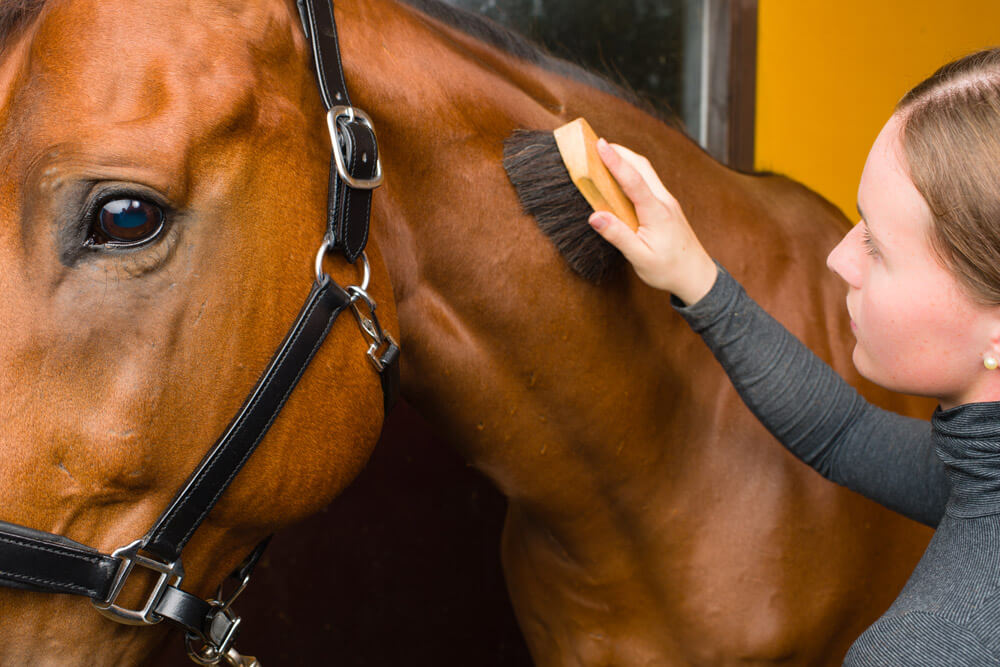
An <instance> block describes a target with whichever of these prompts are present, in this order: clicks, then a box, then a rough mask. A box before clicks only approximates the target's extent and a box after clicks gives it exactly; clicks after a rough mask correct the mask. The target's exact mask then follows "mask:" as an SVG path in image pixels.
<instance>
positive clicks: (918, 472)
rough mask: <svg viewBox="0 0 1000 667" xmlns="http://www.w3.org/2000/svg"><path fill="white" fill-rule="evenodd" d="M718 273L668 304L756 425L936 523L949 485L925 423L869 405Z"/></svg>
mask: <svg viewBox="0 0 1000 667" xmlns="http://www.w3.org/2000/svg"><path fill="white" fill-rule="evenodd" d="M718 274H719V275H718V279H717V280H716V282H715V284H714V285H713V287H712V289H711V291H710V292H709V293H708V295H706V296H705V297H704V298H702V299H701V300H699V301H698V302H697V303H696V304H694V305H693V306H688V307H684V306H683V304H682V303H681V302H680V301H679V300H678V299H674V306H675V307H676V308H677V310H678V312H680V314H681V315H682V316H683V317H684V318H685V319H686V320H687V321H688V323H689V324H690V325H691V327H692V329H694V331H696V332H697V333H699V334H700V335H701V337H702V339H703V340H704V341H705V343H706V344H707V345H708V347H709V349H711V350H712V353H713V354H714V355H715V357H716V358H717V359H718V360H719V362H720V363H721V364H722V366H723V368H724V369H725V370H726V372H727V373H728V374H729V377H730V379H731V380H732V382H733V386H735V387H736V390H737V392H739V394H740V397H742V398H743V401H744V402H745V403H746V404H747V406H748V407H749V408H750V409H751V411H753V413H754V414H755V415H756V416H757V418H758V419H760V421H761V423H762V424H764V426H766V427H767V429H768V430H769V431H771V433H773V434H774V436H775V437H776V438H777V439H778V440H779V441H780V442H781V443H782V444H783V445H784V446H785V447H787V448H788V449H789V451H791V452H792V453H793V454H795V456H797V457H798V458H800V459H801V460H802V461H804V462H805V463H808V464H809V465H810V466H812V467H813V468H815V469H816V470H817V471H818V472H819V473H820V474H821V475H823V476H824V477H826V478H827V479H829V480H831V481H833V482H836V483H837V484H842V485H843V486H846V487H848V488H849V489H852V490H854V491H857V492H858V493H860V494H862V495H863V496H865V497H867V498H870V499H872V500H874V501H876V502H879V503H881V504H882V505H885V506H886V507H888V508H889V509H892V510H895V511H897V512H899V513H901V514H904V515H905V516H907V517H909V518H911V519H914V520H916V521H920V522H921V523H924V524H927V525H929V526H936V525H937V523H938V521H940V519H941V517H942V515H943V514H944V507H945V503H946V502H947V499H948V492H949V483H948V480H947V478H946V476H945V469H944V466H943V464H942V463H941V461H940V459H939V458H938V456H937V454H936V453H935V451H934V446H933V443H932V440H931V426H930V423H929V422H926V421H923V420H920V419H912V418H910V417H903V416H902V415H898V414H895V413H892V412H888V411H886V410H881V409H879V408H877V407H875V406H874V405H872V404H871V403H868V402H867V401H865V400H864V398H862V397H861V396H860V395H859V394H858V393H857V392H856V391H855V390H854V389H853V388H852V387H851V386H850V385H848V384H847V383H846V382H844V380H843V379H842V378H841V377H840V376H839V375H837V373H836V372H835V371H834V370H833V369H832V368H830V367H829V366H828V365H827V364H826V363H824V362H823V361H822V360H821V359H819V358H818V357H817V356H816V355H814V354H813V353H812V352H811V351H810V350H809V349H808V348H807V347H806V346H805V345H803V344H802V343H801V342H799V340H798V339H797V338H795V336H793V335H792V334H791V333H790V332H789V331H788V330H787V329H785V328H784V327H783V326H782V325H781V324H780V323H779V322H778V321H776V320H775V319H774V318H772V317H771V316H770V315H768V314H767V313H766V312H765V311H764V310H763V309H762V308H761V307H760V306H759V305H757V303H756V302H755V301H753V300H752V299H751V298H750V297H749V296H747V294H746V292H745V291H744V290H743V288H742V287H741V286H740V285H739V284H738V283H737V282H736V281H735V280H734V279H733V278H732V277H731V276H730V275H729V274H728V273H727V272H726V271H725V270H724V269H722V268H721V267H719V271H718Z"/></svg>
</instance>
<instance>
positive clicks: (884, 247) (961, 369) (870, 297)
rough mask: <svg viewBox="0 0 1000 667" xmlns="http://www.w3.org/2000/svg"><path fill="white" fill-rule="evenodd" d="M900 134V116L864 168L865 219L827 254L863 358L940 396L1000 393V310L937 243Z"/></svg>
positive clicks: (879, 373) (881, 372)
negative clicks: (992, 363) (977, 293)
mask: <svg viewBox="0 0 1000 667" xmlns="http://www.w3.org/2000/svg"><path fill="white" fill-rule="evenodd" d="M899 133H900V120H899V118H898V117H897V116H893V117H892V118H890V119H889V122H888V123H886V125H885V127H884V128H882V132H881V133H880V134H879V135H878V138H877V139H876V140H875V145H874V146H872V150H871V152H870V153H869V155H868V161H867V162H866V163H865V168H864V172H863V173H862V175H861V184H860V185H859V186H858V208H859V212H860V213H861V217H862V219H861V222H860V223H859V224H857V225H856V226H855V227H854V228H853V229H852V230H851V231H850V232H848V234H847V236H845V237H844V239H843V240H842V241H841V242H840V244H839V245H838V246H837V247H836V248H834V250H833V252H831V253H830V256H829V257H828V258H827V265H828V266H829V267H830V269H831V270H833V271H834V272H836V273H837V274H838V275H840V277H841V278H843V279H844V280H845V281H846V282H847V284H848V293H847V310H848V312H849V313H850V316H851V328H852V330H853V331H854V335H855V337H856V338H857V344H856V345H855V348H854V365H855V366H856V367H857V369H858V371H859V372H860V373H861V374H862V375H864V376H865V377H866V378H868V379H869V380H872V381H873V382H876V383H878V384H880V385H882V386H884V387H887V388H889V389H893V390H896V391H902V392H906V393H911V394H920V395H925V396H933V397H935V398H938V399H939V400H940V401H941V405H942V407H945V408H947V407H951V406H953V405H958V404H961V403H969V402H978V401H986V400H997V399H998V398H1000V396H994V395H992V393H991V392H995V390H996V389H997V388H998V387H997V383H996V381H995V380H994V378H993V376H991V375H989V373H990V371H987V370H986V369H985V368H984V367H983V364H982V362H983V357H984V356H985V355H986V354H987V353H989V352H993V353H994V354H996V352H995V351H994V350H995V349H1000V347H998V345H1000V318H998V317H997V311H998V310H1000V309H997V308H991V307H985V306H981V305H979V304H977V303H975V302H973V301H972V299H970V298H969V297H968V296H966V294H965V292H964V291H962V289H961V288H960V287H959V285H958V282H957V281H956V279H955V278H954V277H953V276H952V274H951V272H950V271H949V270H948V269H946V268H945V267H944V266H943V265H942V264H941V262H940V261H939V260H938V259H937V257H936V255H935V253H934V251H933V250H932V249H931V245H930V237H929V234H930V225H931V212H930V209H929V208H928V206H927V202H926V201H924V198H923V197H922V196H921V195H920V193H919V192H918V191H917V189H916V187H915V186H914V185H913V183H912V182H911V181H910V178H909V176H908V174H907V170H906V167H905V160H904V158H903V152H902V150H903V149H902V146H901V144H900V136H899ZM992 373H993V375H996V376H1000V371H992Z"/></svg>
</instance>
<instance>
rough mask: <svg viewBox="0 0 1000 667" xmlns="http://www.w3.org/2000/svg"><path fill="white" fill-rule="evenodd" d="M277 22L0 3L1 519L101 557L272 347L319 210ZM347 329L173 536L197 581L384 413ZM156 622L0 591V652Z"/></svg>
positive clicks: (353, 272) (327, 470) (207, 440)
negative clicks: (195, 519) (218, 493)
mask: <svg viewBox="0 0 1000 667" xmlns="http://www.w3.org/2000/svg"><path fill="white" fill-rule="evenodd" d="M300 31H301V28H300V27H299V21H298V18H297V15H296V14H295V13H294V4H286V3H284V2H263V3H201V4H200V5H195V4H187V3H175V2H152V3H143V4H142V5H141V6H137V5H136V4H135V3H131V2H124V1H121V2H108V1H107V0H50V1H49V2H44V3H42V2H8V1H6V0H5V1H4V2H3V3H2V4H0V36H2V38H3V45H2V47H3V52H2V57H0V91H2V103H0V163H2V164H3V171H2V177H0V201H2V206H0V219H2V224H0V312H2V313H3V325H2V326H0V396H2V397H3V398H2V401H0V459H2V461H3V464H2V466H0V520H3V521H7V522H12V523H17V524H21V525H24V526H28V527H31V528H35V529H39V530H43V531H47V532H54V533H58V534H61V535H64V536H66V537H68V538H71V539H73V540H76V541H78V542H81V543H83V544H86V545H89V546H91V547H94V548H96V549H99V550H100V551H102V552H103V553H110V552H111V551H112V550H114V549H116V548H117V547H120V546H122V545H124V544H128V543H130V542H132V541H133V540H135V539H136V538H138V537H141V536H142V535H143V534H144V533H145V532H146V531H147V530H148V529H149V528H150V526H151V525H152V522H153V520H154V519H155V518H156V517H157V516H158V515H159V514H160V512H162V511H163V510H164V508H165V507H166V505H167V503H168V502H169V501H170V499H171V497H172V496H173V495H174V493H175V492H176V491H177V490H178V488H179V487H180V486H181V484H182V483H183V482H184V480H185V478H186V477H187V476H188V474H189V473H190V472H191V471H192V470H193V469H194V467H195V465H196V464H197V463H198V461H199V459H201V457H202V456H203V455H204V453H205V452H206V451H207V450H208V448H209V447H210V446H211V445H212V444H213V442H214V441H215V439H216V438H217V437H218V436H219V434H220V433H221V432H222V431H223V429H224V427H225V426H226V424H227V422H229V420H230V419H231V418H232V417H233V415H234V414H235V412H236V410H237V408H238V407H239V406H240V403H241V402H242V401H243V399H244V398H245V397H246V395H247V393H248V392H249V391H250V389H251V387H252V386H253V385H254V382H255V380H256V379H257V377H258V375H259V374H260V373H261V371H262V370H263V369H264V367H265V365H266V363H267V361H268V359H269V358H270V356H271V355H272V353H273V352H274V351H275V349H276V348H277V347H278V344H279V343H280V341H281V339H282V337H283V335H284V334H285V332H286V330H287V329H288V327H289V326H290V325H291V323H292V321H293V320H294V318H295V315H296V313H297V311H298V310H299V308H300V306H301V305H302V303H303V301H304V299H305V296H306V294H307V293H308V291H309V287H310V284H311V283H312V281H313V276H314V269H313V265H314V262H313V260H314V257H315V256H316V252H317V248H318V247H319V245H320V243H321V239H322V236H323V231H324V224H325V221H326V209H325V205H326V189H327V166H328V165H329V162H328V160H329V138H326V139H324V138H323V137H324V132H325V130H324V127H323V123H322V114H323V109H322V107H321V106H320V105H319V102H318V93H317V90H316V83H315V79H314V77H313V75H312V74H311V72H310V70H309V69H308V67H307V65H306V63H305V62H304V60H303V59H304V56H303V51H302V44H303V42H302V39H301V36H300V35H299V32H300ZM293 33H294V34H295V35H296V38H295V39H292V38H291V35H292V34H293ZM259 91H266V94H258V93H259ZM324 141H325V142H326V143H325V144H324ZM122 210H125V211H126V212H127V213H128V215H132V216H133V217H132V218H131V219H129V220H125V221H124V222H121V220H122V219H121V218H120V217H115V216H120V214H121V211H122ZM109 216H110V217H109ZM136 216H138V218H137V217H136ZM138 219H141V220H140V221H141V224H134V223H136V222H137V220H138ZM116 221H119V222H120V224H119V222H116ZM116 225H117V226H116ZM369 248H370V252H369V254H370V255H371V258H372V262H373V288H372V291H371V293H372V295H373V296H374V297H375V298H376V299H378V300H381V301H383V302H385V303H386V307H384V308H383V311H382V316H383V322H384V323H385V324H386V325H387V326H388V327H390V328H392V329H393V330H394V329H395V327H396V323H395V316H394V311H393V309H392V307H391V303H390V301H389V297H390V296H391V294H390V292H389V282H388V277H387V274H386V272H385V269H384V265H383V264H382V261H381V258H380V255H379V253H378V248H377V245H376V244H374V243H373V244H371V245H370V246H369ZM327 266H328V272H329V273H330V274H331V275H332V277H333V278H334V279H335V280H337V281H338V282H339V283H340V284H341V285H347V284H357V283H358V282H359V281H360V280H361V274H360V268H359V267H358V266H351V265H349V264H347V263H346V262H344V261H343V260H341V261H339V262H337V261H328V262H327ZM365 349H366V343H365V342H364V339H363V338H362V337H361V335H360V334H359V331H358V328H357V326H356V324H355V323H354V322H353V318H351V317H350V316H347V317H342V318H341V319H340V320H338V321H337V322H336V323H335V326H334V327H333V330H332V332H331V334H330V336H329V337H328V339H327V341H326V343H325V346H324V347H323V348H322V349H320V351H319V353H318V354H317V356H316V358H315V360H314V361H313V363H312V364H311V365H310V366H309V368H308V369H307V370H306V372H305V374H304V376H303V377H302V381H301V383H300V385H299V387H298V390H297V391H296V392H295V393H294V394H293V395H292V397H291V399H290V400H289V402H288V404H287V406H286V408H285V409H284V411H283V412H282V413H281V414H280V415H279V417H278V418H277V420H276V422H275V423H274V426H273V428H272V429H271V431H270V433H269V435H268V436H267V438H265V440H264V441H263V443H262V444H261V445H260V447H259V448H258V450H257V452H256V455H255V456H253V457H252V458H251V459H250V461H249V463H248V464H247V466H246V468H245V469H244V470H243V472H242V473H241V474H240V476H239V477H238V478H237V479H236V482H235V483H234V485H233V487H232V488H231V489H230V490H229V491H228V493H226V494H225V496H224V497H223V498H222V501H221V502H220V503H219V505H218V506H217V507H216V509H215V511H214V512H213V513H212V514H211V515H210V516H209V518H208V520H207V521H206V523H205V524H204V525H203V526H202V528H201V530H199V531H198V532H197V533H196V534H195V536H194V538H193V540H192V542H191V543H190V545H189V548H188V549H187V550H185V563H184V564H185V569H186V572H187V577H186V579H185V582H184V588H185V589H186V590H188V591H191V592H193V593H196V594H198V595H201V596H209V594H210V593H211V592H212V591H214V590H215V587H216V586H217V585H218V584H219V583H220V581H222V579H223V578H224V577H225V575H226V574H228V573H229V572H230V571H231V570H232V569H233V567H234V566H235V565H236V564H238V563H239V562H240V561H241V560H242V559H243V558H244V557H245V556H246V554H247V553H249V552H250V551H251V550H252V549H253V547H254V546H255V545H256V543H257V542H258V541H259V540H260V539H261V538H263V537H264V536H266V535H268V534H270V533H271V532H273V531H274V530H275V529H276V528H279V527H281V526H284V525H286V524H288V523H290V522H292V521H295V520H298V519H300V518H302V517H304V516H306V515H308V514H310V513H312V512H315V511H316V510H317V509H319V508H321V507H323V506H324V505H325V504H327V503H328V502H329V500H330V499H331V498H332V497H333V496H334V495H336V494H337V493H338V492H339V491H340V490H341V489H342V488H343V487H344V486H346V485H347V483H348V482H349V481H350V480H351V479H352V478H353V477H354V476H355V474H356V473H357V472H358V471H359V469H360V468H361V467H362V466H363V464H364V462H365V460H366V459H367V457H368V454H369V452H370V449H371V447H372V446H373V445H374V442H375V439H376V438H377V435H378V432H379V429H380V425H381V421H382V392H381V388H380V385H379V381H378V376H377V374H376V373H375V372H374V371H373V370H372V368H371V367H370V365H369V363H368V360H367V359H366V358H365ZM137 592H139V591H137ZM135 593H136V592H132V593H130V592H128V591H127V592H126V597H127V596H128V595H134V594H135ZM125 602H128V600H125ZM163 636H164V629H160V627H159V626H158V628H157V629H156V630H151V629H146V628H135V627H128V626H123V625H118V624H115V623H112V622H111V621H108V620H107V619H105V618H103V617H102V616H100V615H99V614H98V613H97V612H96V611H95V610H94V609H93V608H92V607H91V605H90V604H89V602H88V601H87V600H86V598H82V597H75V596H66V595H43V594H39V593H35V592H28V591H20V590H12V589H6V588H5V589H0V637H2V638H3V640H2V641H0V664H3V665H47V664H57V665H70V664H80V665H126V664H134V663H135V662H137V661H138V660H139V659H140V658H142V657H143V656H145V655H148V654H149V653H150V651H151V650H152V647H153V646H154V645H155V644H156V643H157V642H159V641H160V640H161V639H162V638H163Z"/></svg>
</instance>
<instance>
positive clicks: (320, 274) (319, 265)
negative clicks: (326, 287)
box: [316, 239, 333, 285]
mask: <svg viewBox="0 0 1000 667" xmlns="http://www.w3.org/2000/svg"><path fill="white" fill-rule="evenodd" d="M332 247H333V246H331V245H330V241H329V240H328V239H323V243H322V244H320V246H319V252H317V253H316V284H317V285H322V284H323V280H324V279H326V278H328V277H329V276H327V275H326V272H325V271H323V258H324V257H326V253H328V252H329V251H330V250H331V249H332Z"/></svg>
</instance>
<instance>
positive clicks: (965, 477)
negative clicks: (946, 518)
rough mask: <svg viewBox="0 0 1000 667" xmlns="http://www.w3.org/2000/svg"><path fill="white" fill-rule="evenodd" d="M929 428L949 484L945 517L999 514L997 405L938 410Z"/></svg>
mask: <svg viewBox="0 0 1000 667" xmlns="http://www.w3.org/2000/svg"><path fill="white" fill-rule="evenodd" d="M931 425H932V426H933V428H934V445H935V448H936V449H937V455H938V456H939V457H940V459H941V461H942V462H943V463H944V465H945V467H946V469H947V472H948V478H949V480H950V481H951V497H950V498H949V500H948V507H947V512H948V514H950V515H952V516H955V517H962V518H971V517H977V516H986V515H989V514H1000V402H991V403H967V404H965V405H959V406H956V407H954V408H949V409H948V410H942V409H941V408H940V407H939V408H938V409H937V410H935V411H934V415H933V416H932V417H931Z"/></svg>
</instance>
